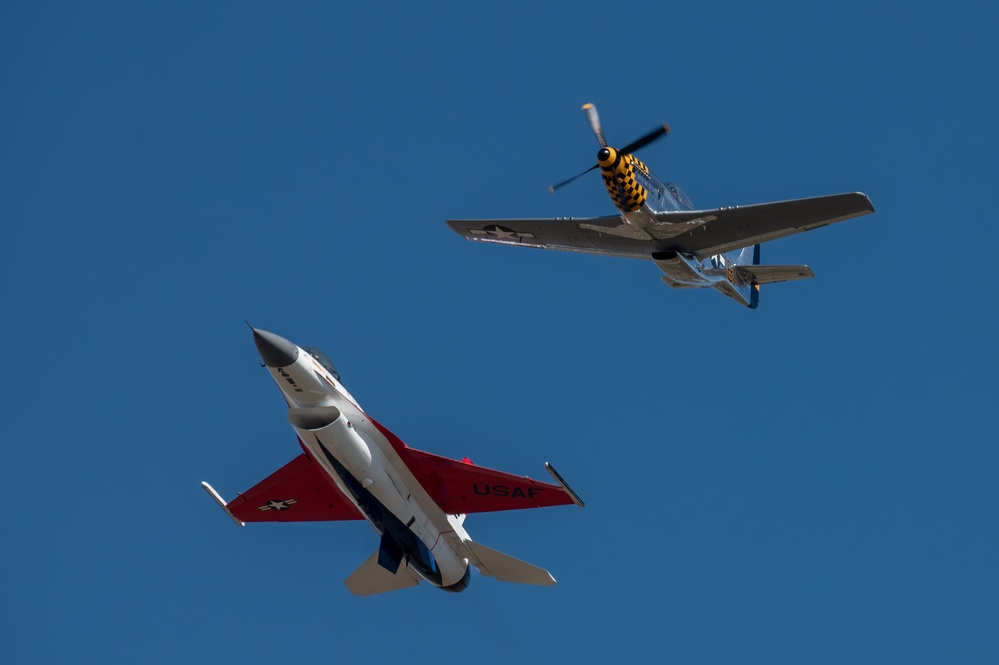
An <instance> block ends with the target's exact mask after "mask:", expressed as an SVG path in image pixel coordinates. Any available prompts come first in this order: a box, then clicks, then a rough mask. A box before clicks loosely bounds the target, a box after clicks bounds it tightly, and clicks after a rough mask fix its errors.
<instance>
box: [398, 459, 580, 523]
mask: <svg viewBox="0 0 999 665" xmlns="http://www.w3.org/2000/svg"><path fill="white" fill-rule="evenodd" d="M399 452H400V454H401V456H402V458H403V459H404V460H405V461H406V465H407V466H408V467H409V469H410V471H412V472H413V475H414V476H416V479H417V480H419V481H420V484H421V485H423V487H424V489H426V490H427V492H428V493H429V494H430V497H431V498H432V499H433V500H434V501H436V502H437V505H439V506H440V507H441V510H443V511H444V512H445V513H449V514H451V515H460V514H461V513H487V512H491V511H495V510H517V509H519V508H543V507H545V506H564V505H568V504H570V503H573V501H572V498H571V497H570V496H569V495H568V494H566V493H565V491H564V490H563V489H562V488H561V487H559V486H558V485H552V484H550V483H543V482H540V481H537V480H532V479H530V478H528V477H527V476H516V475H514V474H512V473H504V472H502V471H495V470H493V469H487V468H485V467H481V466H476V465H474V464H472V463H471V462H470V461H468V458H465V460H462V461H460V462H459V461H458V460H453V459H450V458H448V457H441V456H440V455H434V454H432V453H426V452H423V451H422V450H415V449H413V448H404V449H402V450H400V451H399Z"/></svg>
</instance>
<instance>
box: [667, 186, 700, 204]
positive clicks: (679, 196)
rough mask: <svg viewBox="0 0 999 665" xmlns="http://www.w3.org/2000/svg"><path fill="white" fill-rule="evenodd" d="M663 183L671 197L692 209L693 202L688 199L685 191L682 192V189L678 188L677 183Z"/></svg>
mask: <svg viewBox="0 0 999 665" xmlns="http://www.w3.org/2000/svg"><path fill="white" fill-rule="evenodd" d="M665 184H666V189H667V190H668V191H669V193H670V194H671V195H672V196H673V198H674V199H676V201H677V202H679V204H680V205H681V206H683V207H684V208H686V209H687V210H693V209H694V204H693V203H691V202H690V199H689V198H688V197H687V193H686V192H684V191H683V190H682V189H680V186H679V185H677V184H676V183H675V182H667V183H665Z"/></svg>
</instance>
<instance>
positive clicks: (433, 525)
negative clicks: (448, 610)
mask: <svg viewBox="0 0 999 665" xmlns="http://www.w3.org/2000/svg"><path fill="white" fill-rule="evenodd" d="M253 339H254V342H255V343H256V346H257V351H258V352H259V353H260V357H261V359H262V360H263V361H264V362H263V364H264V366H265V367H266V368H267V371H268V373H270V375H271V377H272V378H273V379H274V381H275V383H277V385H278V387H279V388H280V389H281V393H282V395H283V396H284V399H285V401H286V402H287V403H288V421H289V422H290V423H291V426H292V428H293V429H294V430H295V432H296V433H297V434H298V442H299V444H300V445H301V447H302V453H301V454H300V455H299V456H298V457H296V458H295V459H293V460H292V461H291V462H289V463H288V464H286V465H285V466H283V467H282V468H280V469H278V470H277V471H275V472H274V473H272V474H271V475H270V476H268V477H267V478H265V479H264V480H262V481H260V482H259V483H257V484H256V485H254V486H253V487H251V488H250V489H249V490H247V491H246V492H244V493H242V494H240V495H239V496H238V497H237V498H235V499H233V500H232V501H229V502H226V501H224V500H223V499H222V497H221V496H220V495H219V493H218V492H216V491H215V490H214V489H213V488H212V487H211V485H209V484H208V483H205V482H203V483H201V485H202V487H204V489H205V491H206V492H208V494H209V495H211V497H212V498H213V499H214V500H215V501H216V503H218V504H219V505H220V506H221V507H222V509H223V510H225V512H226V513H227V514H228V515H229V517H231V518H232V520H233V521H234V522H235V523H236V524H238V525H239V526H244V525H245V523H247V522H305V521H324V520H330V521H336V520H361V519H364V520H367V521H368V523H370V524H371V526H372V527H374V529H375V532H376V533H377V534H378V535H379V537H380V543H379V546H378V549H377V550H376V551H375V553H374V554H372V555H371V557H369V558H368V559H367V560H366V561H365V562H364V563H362V564H361V566H360V567H359V568H358V569H357V570H355V571H354V573H353V574H351V575H350V577H348V578H347V579H346V581H345V584H346V586H347V589H349V590H350V591H351V592H352V593H354V594H356V595H359V596H369V595H373V594H378V593H385V592H388V591H394V590H396V589H403V588H406V587H411V586H416V585H417V584H419V582H420V581H421V580H426V581H427V582H429V583H430V584H432V585H434V586H436V587H439V588H441V589H444V590H445V591H462V590H464V589H465V588H466V587H467V586H468V584H469V581H470V579H471V575H470V569H469V564H471V565H473V566H475V567H476V568H478V570H479V572H481V573H482V574H483V575H487V576H490V577H494V578H496V579H498V580H502V581H504V582H520V583H523V584H537V585H541V586H551V585H553V584H555V579H554V578H553V577H552V576H551V574H550V573H549V572H548V571H547V570H543V569H541V568H538V567H537V566H533V565H531V564H529V563H525V562H523V561H520V560H519V559H515V558H514V557H512V556H509V555H507V554H503V553H502V552H497V551H496V550H493V549H490V548H488V547H486V546H485V545H480V544H479V543H477V542H474V541H473V540H472V539H471V538H470V537H469V535H468V532H467V531H466V530H465V528H464V522H465V515H467V514H468V513H479V512H488V511H497V510H514V509H518V508H539V507H543V506H560V505H568V504H571V503H575V504H576V505H578V506H580V507H582V506H583V502H582V501H581V500H580V498H579V497H578V496H577V495H576V493H575V492H573V491H572V489H570V488H569V486H568V485H567V484H566V483H565V481H564V480H563V479H562V477H561V476H559V474H558V473H557V472H556V471H555V469H554V468H552V466H551V465H550V464H547V463H546V464H545V468H546V469H547V470H548V472H549V474H551V476H552V478H553V479H554V480H555V482H556V483H557V484H554V485H553V484H550V483H544V482H539V481H537V480H532V479H530V478H528V477H526V476H517V475H513V474H509V473H504V472H502V471H495V470H493V469H487V468H485V467H481V466H477V465H475V464H473V463H472V461H471V460H469V459H468V458H467V457H466V458H464V459H462V460H454V459H449V458H447V457H440V456H438V455H434V454H431V453H427V452H423V451H420V450H415V449H413V448H410V447H408V446H407V445H406V444H404V443H403V442H402V441H400V440H399V438H398V437H396V436H395V434H393V433H392V432H390V431H389V430H388V429H387V428H385V427H384V426H382V425H381V424H379V423H378V422H376V421H375V420H374V419H373V418H371V417H370V416H369V415H367V414H366V413H365V412H364V411H363V410H362V409H361V407H360V406H359V405H358V403H357V400H355V399H354V398H353V397H352V396H351V395H350V393H348V392H347V390H346V389H345V388H344V387H343V384H342V383H341V382H340V375H339V373H338V372H337V370H336V367H334V365H333V363H332V362H330V359H329V357H328V356H326V354H324V353H323V352H322V351H319V350H318V349H315V348H311V347H302V346H297V345H295V344H293V343H291V342H289V341H288V340H286V339H284V338H282V337H279V336H278V335H275V334H274V333H270V332H267V331H264V330H256V329H254V330H253Z"/></svg>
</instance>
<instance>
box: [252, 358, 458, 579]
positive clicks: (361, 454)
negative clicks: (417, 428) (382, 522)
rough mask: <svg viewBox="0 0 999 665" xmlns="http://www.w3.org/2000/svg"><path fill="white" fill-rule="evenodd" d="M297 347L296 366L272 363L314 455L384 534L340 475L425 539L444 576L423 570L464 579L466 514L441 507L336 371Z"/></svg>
mask: <svg viewBox="0 0 999 665" xmlns="http://www.w3.org/2000/svg"><path fill="white" fill-rule="evenodd" d="M298 351H299V352H298V358H297V359H296V360H295V362H294V363H293V364H292V365H290V366H288V367H277V368H275V367H267V370H268V371H269V372H270V373H271V376H272V377H273V378H274V381H275V383H277V385H278V387H279V388H280V389H281V392H282V393H283V394H284V397H285V399H286V400H287V402H288V405H289V421H290V422H291V424H292V427H294V428H295V431H296V432H297V433H298V437H299V439H300V440H301V442H302V444H303V445H304V446H305V448H306V450H307V452H308V453H309V455H310V456H311V457H312V459H313V460H315V461H316V462H317V463H318V464H319V465H320V466H322V468H323V469H324V470H325V471H326V473H327V474H329V476H330V478H331V479H332V480H333V482H334V483H336V485H337V487H338V488H339V489H340V491H342V492H343V493H344V495H345V496H346V497H347V498H348V499H349V500H350V501H351V502H352V503H354V505H356V506H357V507H358V510H359V511H360V512H361V514H362V515H364V516H365V518H366V519H367V520H368V522H369V523H371V524H372V526H373V527H374V528H375V530H376V531H377V532H378V533H379V535H381V534H382V533H383V531H384V529H383V528H382V527H381V526H379V524H378V523H377V521H376V520H375V519H372V515H371V514H369V512H368V508H367V507H365V506H364V505H361V503H362V502H359V501H358V500H357V498H356V497H355V492H354V491H351V488H349V487H348V486H347V485H348V482H347V481H345V479H344V478H343V477H341V473H342V472H343V471H342V469H345V470H346V472H347V473H348V474H350V476H351V477H352V478H353V480H355V481H356V483H359V485H360V486H361V487H363V489H364V490H366V491H367V492H370V494H371V495H372V496H373V497H374V498H375V499H377V501H378V502H379V503H380V504H381V505H382V506H384V508H385V509H386V510H387V511H388V512H390V513H392V515H394V516H395V517H396V518H397V519H398V520H399V521H401V523H402V524H404V525H406V526H407V527H408V529H409V530H410V531H411V532H412V533H413V534H414V535H415V536H416V538H418V539H419V540H420V541H421V542H422V543H423V544H424V545H425V546H426V548H427V550H428V551H429V552H430V553H431V554H432V555H433V558H434V560H435V562H436V566H437V570H438V571H439V572H440V581H439V582H438V581H437V580H434V579H430V578H427V576H426V575H424V574H422V573H421V577H424V578H426V579H428V581H430V582H431V583H433V584H435V585H439V586H442V587H447V586H450V585H452V584H455V583H457V582H459V581H460V580H461V579H462V578H463V577H464V576H465V575H466V572H467V570H468V560H467V559H466V558H465V557H463V556H461V554H459V551H460V550H459V548H460V547H461V543H462V542H463V541H465V540H469V537H468V533H467V532H466V531H465V530H464V528H463V527H462V525H461V522H462V518H461V517H458V516H454V515H447V514H445V513H444V512H443V511H442V510H441V509H440V507H439V506H438V505H437V504H436V503H435V502H434V501H433V499H431V498H430V496H429V494H427V492H426V491H425V490H424V489H423V487H422V486H421V485H420V483H419V482H418V481H417V480H416V478H415V477H414V476H413V474H412V472H411V471H410V470H409V468H408V467H407V466H406V464H405V463H404V462H403V460H402V458H401V457H400V456H399V455H398V453H396V451H395V449H394V448H393V446H392V444H391V442H390V441H389V440H388V439H387V438H386V436H385V435H384V434H382V432H381V431H380V430H379V429H378V428H377V427H376V426H375V424H374V423H373V422H372V421H371V420H370V419H369V418H368V417H367V416H366V415H365V413H364V411H362V410H361V407H360V406H358V404H357V402H356V401H355V400H354V398H353V397H352V396H351V395H350V393H348V392H347V391H346V390H345V389H344V387H343V385H342V384H341V383H340V382H339V381H338V380H337V378H336V377H334V376H333V375H332V374H330V372H329V371H328V370H327V369H326V368H325V367H323V365H322V364H320V363H319V362H318V361H317V360H316V359H315V358H313V356H311V355H310V354H309V353H308V351H306V350H304V349H302V348H301V347H299V349H298ZM331 458H332V459H333V460H335V462H337V463H339V465H341V466H342V469H341V470H339V471H338V470H337V469H336V465H335V464H334V462H333V461H331ZM356 487H357V485H355V486H354V489H356ZM404 565H407V564H404ZM410 567H411V568H412V569H413V570H415V571H416V572H420V571H419V569H418V568H417V567H413V566H410Z"/></svg>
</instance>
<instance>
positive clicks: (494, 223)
mask: <svg viewBox="0 0 999 665" xmlns="http://www.w3.org/2000/svg"><path fill="white" fill-rule="evenodd" d="M447 225H448V226H450V227H451V230H453V231H454V232H456V233H457V234H458V235H460V236H462V237H464V238H466V239H468V240H475V241H477V242H495V243H500V244H502V245H519V246H521V247H538V248H540V249H561V250H564V251H569V252H585V253H587V254H607V255H609V256H624V257H628V258H638V259H647V258H649V254H650V253H652V252H654V251H655V249H656V248H655V244H654V241H653V240H652V237H651V236H649V234H647V233H642V232H640V231H636V230H635V229H634V227H632V226H629V225H627V224H625V223H624V220H623V219H621V216H620V215H614V216H612V217H588V218H572V217H556V218H555V219H449V220H447Z"/></svg>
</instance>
